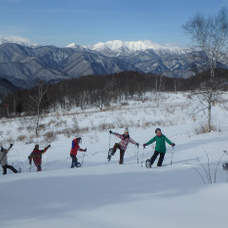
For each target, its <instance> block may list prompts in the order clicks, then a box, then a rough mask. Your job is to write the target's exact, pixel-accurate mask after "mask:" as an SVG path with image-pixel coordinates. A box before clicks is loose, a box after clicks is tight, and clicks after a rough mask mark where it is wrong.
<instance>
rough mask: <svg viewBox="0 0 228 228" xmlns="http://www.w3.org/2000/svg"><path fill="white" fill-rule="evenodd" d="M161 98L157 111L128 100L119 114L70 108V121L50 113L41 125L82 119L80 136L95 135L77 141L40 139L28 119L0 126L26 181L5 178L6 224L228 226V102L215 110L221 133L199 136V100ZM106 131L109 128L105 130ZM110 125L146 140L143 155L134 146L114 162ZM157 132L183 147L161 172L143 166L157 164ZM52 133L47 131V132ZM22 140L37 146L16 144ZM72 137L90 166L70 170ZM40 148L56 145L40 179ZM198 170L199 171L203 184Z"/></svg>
mask: <svg viewBox="0 0 228 228" xmlns="http://www.w3.org/2000/svg"><path fill="white" fill-rule="evenodd" d="M148 96H150V95H149V94H148ZM151 96H152V95H151ZM162 97H163V98H162V100H160V102H159V104H160V105H158V103H156V102H155V101H154V100H153V99H151V100H150V97H148V100H147V101H145V102H144V103H142V102H136V101H134V102H133V101H129V102H128V105H126V106H124V107H120V108H119V109H117V108H116V111H114V110H113V111H109V110H108V111H103V112H100V111H96V110H93V109H91V110H87V111H86V112H84V113H83V112H80V111H79V110H72V111H71V113H68V114H71V115H67V114H65V113H63V112H60V111H59V113H58V115H57V116H58V118H57V117H56V113H52V114H50V115H48V116H46V117H45V118H44V119H42V123H50V122H51V121H52V123H53V125H51V124H48V126H49V128H51V130H52V131H55V132H63V130H65V129H67V130H68V129H69V130H70V129H71V126H72V124H73V123H75V121H77V126H78V128H79V129H85V128H88V131H84V132H80V133H79V134H75V135H74V134H73V135H71V136H70V137H69V135H67V134H64V133H59V134H57V135H56V138H55V139H54V141H51V140H50V141H49V142H47V141H46V140H45V138H44V137H43V136H42V134H41V137H39V138H37V139H36V138H31V136H30V135H31V134H34V133H33V132H32V130H31V131H30V132H29V131H28V128H27V126H29V123H30V124H31V122H30V121H32V120H29V118H27V119H26V121H24V118H17V119H11V120H7V119H2V120H0V124H1V134H3V135H4V136H5V137H6V138H7V139H11V140H13V141H14V147H13V148H12V150H11V151H10V153H9V156H8V161H9V164H12V165H13V166H15V167H16V168H18V167H19V166H20V167H21V168H22V173H21V174H13V173H11V172H10V171H8V174H7V175H5V176H3V175H2V176H0V194H1V204H2V205H4V206H2V207H1V209H0V210H1V211H0V215H1V219H0V227H19V228H20V227H23V228H26V227H40V226H42V227H72V225H73V226H74V227H79V228H84V227H85V228H88V227H93V228H96V227H99V228H103V227H105V228H106V227H111V228H112V227H113V228H114V227H133V228H134V227H141V226H144V225H146V226H155V227H161V228H163V227H164V228H165V227H171V228H173V227H175V228H179V227H191V228H198V227H200V228H202V227H213V228H214V227H224V226H225V225H226V223H227V221H226V220H227V219H226V214H227V213H226V205H227V202H228V201H227V197H226V195H227V191H228V185H227V183H226V172H225V171H224V170H222V167H221V166H222V163H223V162H225V161H227V160H228V157H227V155H226V154H225V153H224V152H223V151H224V150H227V148H228V142H227V136H228V129H227V122H228V120H227V118H226V117H227V111H228V110H227V109H226V108H225V106H224V104H225V103H223V102H220V103H218V104H217V105H216V106H215V107H213V121H214V123H216V125H217V126H219V127H218V128H219V129H220V130H219V131H214V132H211V133H205V134H200V135H196V134H195V130H194V129H195V128H196V127H197V126H199V125H200V124H201V123H203V121H204V119H203V118H202V116H201V113H198V114H197V115H198V116H195V117H192V115H191V113H192V110H194V107H193V106H194V102H192V100H190V99H188V97H187V95H186V94H162ZM226 97H227V94H225V95H224V99H226ZM76 112H77V113H79V114H77V115H76V114H74V113H76ZM204 118H205V117H204ZM58 123H59V125H58ZM149 123H151V124H149ZM102 124H105V125H104V126H103V127H99V126H101V125H102ZM91 125H92V126H91ZM109 125H110V126H113V128H112V130H113V131H116V132H120V133H122V132H123V129H124V127H125V126H128V127H129V130H130V135H131V137H132V138H133V139H134V140H136V141H137V142H139V143H140V148H139V150H138V154H137V148H136V146H134V145H132V144H129V146H128V149H127V151H126V153H125V160H124V164H123V165H121V166H120V165H118V160H119V152H118V151H117V153H116V154H115V156H113V157H112V160H111V161H110V162H109V163H108V162H107V151H108V148H109V134H108V131H109V129H110V128H109ZM57 126H58V127H57ZM106 127H107V129H106ZM156 127H161V129H162V131H163V133H164V134H165V135H166V136H167V137H168V138H169V139H170V140H171V141H173V142H174V143H176V147H175V149H174V151H173V149H172V147H171V146H169V145H167V153H166V156H165V160H164V166H163V167H156V162H155V164H154V166H153V167H152V169H146V168H145V166H144V162H145V160H146V159H147V158H149V157H151V155H152V153H153V150H154V145H150V146H148V147H147V148H146V149H143V148H142V144H143V143H145V142H147V141H149V140H150V139H151V138H152V137H153V136H154V135H155V134H154V129H155V128H156ZM47 128H48V127H46V128H44V129H43V134H45V132H46V131H49V130H50V129H47ZM18 129H21V131H19V130H18ZM21 134H23V135H25V136H26V140H28V141H32V143H28V144H26V141H19V140H17V139H18V136H19V135H21ZM74 136H75V137H76V136H81V137H82V139H83V141H82V144H81V147H82V148H85V147H87V149H88V151H87V152H86V154H85V157H84V164H83V167H81V168H75V169H70V164H71V159H70V157H69V152H70V147H71V141H72V139H73V138H74ZM115 142H119V139H118V138H116V137H115V136H113V135H112V136H111V138H110V145H111V146H113V144H114V143H115ZM35 143H40V147H41V148H42V147H44V146H47V145H48V144H49V143H51V144H52V147H51V149H49V150H48V151H47V152H46V153H45V154H44V155H43V164H42V172H39V173H37V172H36V169H35V167H34V165H33V166H32V171H31V172H30V167H29V164H28V159H27V157H28V155H29V154H30V153H31V151H32V149H33V147H34V144H35ZM2 144H4V145H7V140H4V139H3V138H2ZM172 152H173V165H172V166H170V161H171V159H172V156H171V155H172ZM221 156H222V158H221V162H220V164H219V165H218V160H219V158H220V157H221ZM137 157H138V158H139V164H138V165H137ZM78 159H79V161H82V159H83V153H81V152H79V153H78ZM208 159H209V166H208ZM200 163H201V164H203V165H204V167H205V169H206V170H208V168H209V170H210V174H211V179H212V181H213V180H214V174H215V169H216V167H218V170H217V173H216V184H212V185H211V184H209V183H208V181H207V180H208V179H207V175H206V172H205V170H203V167H202V165H201V164H200ZM193 168H196V169H197V170H199V172H200V174H201V175H202V176H203V178H204V180H205V181H206V184H204V183H203V181H202V178H201V177H200V175H199V174H198V173H197V172H196V171H195V170H194V169H193Z"/></svg>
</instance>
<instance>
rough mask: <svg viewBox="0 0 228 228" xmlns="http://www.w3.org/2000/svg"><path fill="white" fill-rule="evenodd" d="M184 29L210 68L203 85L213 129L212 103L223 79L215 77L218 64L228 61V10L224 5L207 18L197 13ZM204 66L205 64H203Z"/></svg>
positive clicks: (210, 127)
mask: <svg viewBox="0 0 228 228" xmlns="http://www.w3.org/2000/svg"><path fill="white" fill-rule="evenodd" d="M183 29H184V31H185V32H186V33H187V34H189V35H190V37H191V40H192V41H193V49H194V50H195V51H198V53H200V57H201V59H203V60H204V62H205V63H206V67H207V69H208V70H209V72H210V73H209V74H210V79H209V82H208V83H205V84H204V87H202V88H201V89H202V93H203V94H204V95H206V97H207V99H205V103H206V106H207V114H208V130H209V131H211V129H212V119H211V112H212V104H213V102H214V97H215V95H216V90H217V88H218V86H219V85H221V81H217V80H216V78H215V72H216V69H217V68H218V66H219V65H218V64H221V63H227V52H228V12H227V9H226V8H225V7H224V8H222V9H221V10H220V11H219V12H218V14H217V16H215V17H208V18H205V17H204V16H202V15H200V14H197V15H196V16H195V17H193V18H191V19H189V21H188V22H187V23H186V24H185V25H183ZM201 67H202V68H204V66H201Z"/></svg>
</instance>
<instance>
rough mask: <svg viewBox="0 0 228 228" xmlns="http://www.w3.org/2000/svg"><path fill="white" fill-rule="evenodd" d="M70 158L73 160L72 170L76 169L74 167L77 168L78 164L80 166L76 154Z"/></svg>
mask: <svg viewBox="0 0 228 228" xmlns="http://www.w3.org/2000/svg"><path fill="white" fill-rule="evenodd" d="M70 156H71V158H72V163H71V168H74V167H76V166H77V164H78V158H77V157H76V155H74V154H71V155H70Z"/></svg>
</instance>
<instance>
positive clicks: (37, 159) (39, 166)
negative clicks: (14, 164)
mask: <svg viewBox="0 0 228 228" xmlns="http://www.w3.org/2000/svg"><path fill="white" fill-rule="evenodd" d="M33 161H34V164H35V166H36V168H37V172H39V171H41V158H33Z"/></svg>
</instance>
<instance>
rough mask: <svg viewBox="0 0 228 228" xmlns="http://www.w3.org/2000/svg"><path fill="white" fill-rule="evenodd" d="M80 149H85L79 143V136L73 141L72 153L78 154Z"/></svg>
mask: <svg viewBox="0 0 228 228" xmlns="http://www.w3.org/2000/svg"><path fill="white" fill-rule="evenodd" d="M78 150H79V151H83V150H82V149H81V148H80V146H79V145H78V141H77V138H76V139H74V140H73V141H72V148H71V151H70V154H73V155H75V156H76V155H77V153H78Z"/></svg>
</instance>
